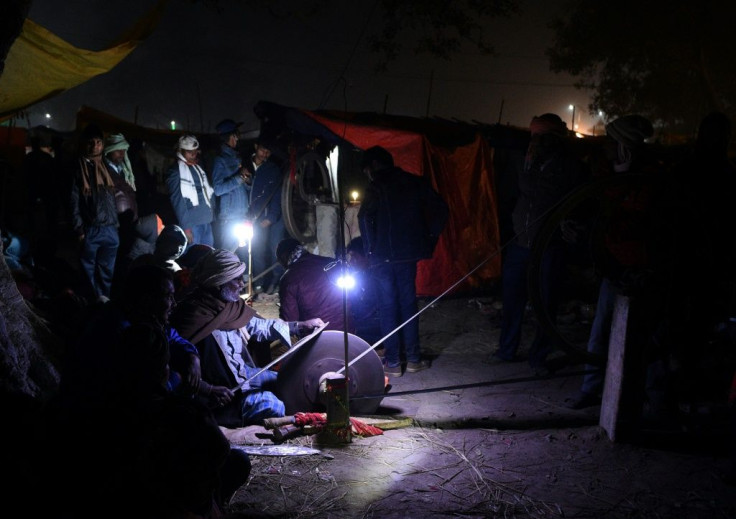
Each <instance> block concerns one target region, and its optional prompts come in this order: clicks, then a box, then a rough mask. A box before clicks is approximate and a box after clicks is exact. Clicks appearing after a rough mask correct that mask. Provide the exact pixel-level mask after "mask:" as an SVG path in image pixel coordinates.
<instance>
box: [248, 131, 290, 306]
mask: <svg viewBox="0 0 736 519" xmlns="http://www.w3.org/2000/svg"><path fill="white" fill-rule="evenodd" d="M273 147H274V143H273V142H272V141H271V140H270V139H267V138H264V137H261V138H259V139H258V142H257V143H256V144H255V153H253V155H252V156H251V160H250V164H249V166H250V167H251V169H252V170H253V185H252V187H251V190H250V208H249V210H248V218H249V219H250V220H251V221H252V222H253V227H254V232H253V241H252V245H251V246H252V250H253V274H254V275H255V276H258V275H259V274H261V273H263V272H264V271H266V270H267V269H268V268H269V267H270V266H271V265H273V264H274V263H277V262H276V246H277V245H278V244H279V242H280V241H281V240H282V239H283V238H284V235H285V230H284V229H285V227H284V219H283V218H282V215H281V185H282V184H283V174H282V171H281V167H280V166H279V165H278V164H277V163H276V162H274V161H273V159H271V151H272V148H273ZM283 273H284V270H283V268H282V267H281V265H278V264H277V267H276V268H275V269H274V270H273V271H272V272H270V273H269V274H266V275H265V276H264V278H263V279H262V280H261V282H260V283H259V284H258V286H262V287H264V288H265V292H266V293H267V294H269V295H270V294H273V293H274V292H275V291H276V290H277V289H278V282H279V278H281V274H283ZM256 290H257V291H259V289H258V288H256Z"/></svg>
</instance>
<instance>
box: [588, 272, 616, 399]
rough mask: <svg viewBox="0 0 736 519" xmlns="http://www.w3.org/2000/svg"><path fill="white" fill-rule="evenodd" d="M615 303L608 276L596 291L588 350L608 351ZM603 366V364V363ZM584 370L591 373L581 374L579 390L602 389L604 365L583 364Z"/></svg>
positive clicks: (589, 391) (598, 391)
mask: <svg viewBox="0 0 736 519" xmlns="http://www.w3.org/2000/svg"><path fill="white" fill-rule="evenodd" d="M615 303H616V290H615V288H614V287H613V285H612V284H611V281H610V280H609V279H608V278H603V279H602V280H601V287H600V290H599V291H598V304H597V306H596V308H595V317H594V318H593V324H592V325H591V328H590V335H589V337H588V352H589V353H596V354H599V355H605V354H607V353H608V341H609V339H610V337H611V322H612V320H613V307H614V306H615ZM604 366H605V364H604ZM585 371H590V372H591V373H588V374H586V375H585V376H583V383H582V386H581V387H580V391H582V392H583V393H589V394H591V395H597V394H599V393H600V392H601V391H603V381H604V376H605V373H606V369H605V367H601V366H593V365H590V364H586V365H585Z"/></svg>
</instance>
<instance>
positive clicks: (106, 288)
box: [79, 225, 120, 298]
mask: <svg viewBox="0 0 736 519" xmlns="http://www.w3.org/2000/svg"><path fill="white" fill-rule="evenodd" d="M119 245H120V237H119V236H118V229H117V227H115V226H114V225H105V226H103V227H88V228H86V229H85V231H84V242H83V243H82V251H81V254H80V258H79V259H80V261H81V262H82V269H83V270H84V273H85V274H86V276H87V280H88V281H89V285H90V286H91V289H92V295H93V296H94V297H95V298H98V297H100V296H105V297H110V288H111V286H112V277H113V273H114V272H115V258H116V256H117V253H118V246H119Z"/></svg>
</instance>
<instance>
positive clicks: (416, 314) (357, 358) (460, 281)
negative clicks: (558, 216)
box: [336, 182, 592, 374]
mask: <svg viewBox="0 0 736 519" xmlns="http://www.w3.org/2000/svg"><path fill="white" fill-rule="evenodd" d="M590 183H592V182H586V183H585V184H582V185H581V186H580V188H582V186H585V185H588V184H590ZM577 191H578V190H577V189H576V190H575V191H574V192H577ZM566 200H567V196H566V197H564V198H562V199H561V200H558V201H557V202H556V203H554V204H553V205H552V206H550V207H549V209H547V210H546V211H545V212H543V213H542V214H540V215H539V216H538V217H537V218H535V219H534V220H533V221H532V222H530V223H529V224H528V225H527V228H528V227H531V226H533V225H534V224H536V223H537V222H539V221H540V220H542V219H544V218H545V217H546V216H547V215H548V214H550V213H551V212H552V211H554V210H556V209H557V208H558V207H559V206H560V205H562V204H563V202H565V201H566ZM523 232H526V230H525V231H523ZM520 234H522V233H517V234H515V235H514V236H512V237H511V238H510V239H509V240H508V241H507V242H506V243H504V244H502V245H501V247H500V248H499V249H498V250H496V251H494V252H493V253H491V254H490V255H489V256H488V257H487V258H485V259H484V260H483V261H481V262H480V263H479V264H478V265H476V266H475V267H474V268H473V269H472V270H470V272H468V273H467V274H465V275H464V276H463V277H461V278H460V279H459V280H457V281H456V282H455V283H453V284H452V285H450V287H449V288H448V289H447V290H445V291H444V292H442V293H441V294H440V295H438V296H437V297H435V298H434V299H433V300H432V301H431V302H430V303H429V304H427V305H425V306H424V308H422V309H420V310H419V311H418V312H417V313H415V314H414V315H412V316H411V317H409V318H408V319H407V320H406V321H404V322H403V323H401V324H399V325H398V326H397V327H396V328H395V329H394V330H392V331H391V332H389V333H388V334H387V335H386V336H385V337H382V338H381V339H379V340H378V341H376V342H375V343H374V344H373V345H371V347H370V348H368V349H367V350H365V351H364V352H363V353H361V354H360V355H358V356H357V357H355V358H354V359H353V360H352V361H350V362H349V363H348V364H347V366H343V367H341V368H340V369H339V370H338V371H337V372H336V373H337V374H340V373H343V372H344V371H345V369H346V368H349V367H350V366H352V365H353V364H355V363H356V362H358V361H359V360H360V359H362V358H363V357H365V356H366V355H367V354H368V352H369V351H374V350H375V349H376V348H377V347H378V346H380V345H381V344H383V343H384V342H385V341H386V339H388V338H389V337H391V336H392V335H393V334H395V333H396V332H398V331H399V330H401V329H402V328H403V327H404V326H406V325H407V324H408V323H410V322H411V321H412V320H414V319H416V318H417V317H419V315H421V314H422V313H423V312H424V311H425V310H427V309H428V308H431V307H432V305H434V304H435V303H436V302H437V301H439V300H440V299H442V298H443V297H445V295H447V294H448V293H449V292H451V291H452V290H454V289H455V287H457V286H458V285H459V284H460V283H462V282H463V281H465V280H466V279H467V278H468V277H469V276H471V275H472V274H473V273H474V272H475V271H477V270H478V269H480V268H481V267H482V266H483V265H485V264H486V263H488V262H489V261H490V260H492V259H493V258H495V257H496V256H498V255H499V254H501V252H502V251H503V250H504V249H505V248H506V247H507V246H508V245H509V243H511V242H513V241H514V240H515V239H516V238H517V237H518V236H519V235H520Z"/></svg>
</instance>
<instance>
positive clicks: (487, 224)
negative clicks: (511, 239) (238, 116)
mask: <svg viewBox="0 0 736 519" xmlns="http://www.w3.org/2000/svg"><path fill="white" fill-rule="evenodd" d="M301 112H302V113H304V114H306V115H307V116H309V117H310V118H312V119H313V120H314V121H316V122H318V123H319V124H320V125H322V126H324V127H326V128H327V129H328V130H329V131H330V132H331V133H332V134H334V135H336V136H339V137H340V138H341V139H344V140H345V141H347V142H349V143H350V144H352V145H353V146H355V147H358V148H360V149H363V150H365V149H367V148H369V147H371V146H376V145H378V146H383V147H384V148H386V149H387V150H388V151H389V152H391V153H392V155H393V157H394V162H395V164H396V165H397V166H399V167H400V168H402V169H405V170H406V171H409V172H411V173H414V174H418V175H426V176H428V177H429V179H430V180H431V182H432V185H433V186H434V188H435V189H436V190H437V192H438V193H440V195H441V196H442V197H443V199H444V200H445V202H447V205H448V206H449V208H450V218H449V222H448V225H447V227H446V229H445V231H444V232H443V233H442V235H441V236H440V240H439V242H438V244H437V248H436V249H435V253H434V256H433V257H432V258H431V259H429V260H424V261H420V262H419V264H418V266H417V294H418V295H420V296H437V295H440V294H442V293H444V292H445V291H446V290H448V289H450V288H451V287H452V286H453V285H455V284H456V283H457V284H458V285H457V287H455V288H454V292H455V293H458V292H463V291H468V290H472V289H480V288H487V286H488V282H490V281H492V280H495V279H497V278H499V277H500V273H501V255H500V252H499V250H500V239H501V238H500V231H499V222H498V214H497V202H496V190H495V182H494V172H493V160H492V158H493V152H492V150H491V148H490V146H489V145H488V143H487V142H486V141H485V139H483V138H482V136H481V135H480V134H476V136H475V139H474V140H473V141H472V142H470V143H468V144H464V145H458V146H454V147H444V146H439V145H435V144H433V143H432V142H430V140H429V138H427V136H426V135H423V134H421V133H417V132H413V131H406V130H401V129H394V128H390V127H385V126H374V125H361V124H354V123H352V122H348V121H346V120H345V119H344V118H333V117H331V116H327V115H325V114H321V113H315V112H310V111H307V110H301ZM475 269H477V270H475ZM471 272H472V274H470V273H471ZM467 274H470V275H469V276H468V277H467V278H466V279H464V280H463V278H464V277H465V276H466V275H467Z"/></svg>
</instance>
